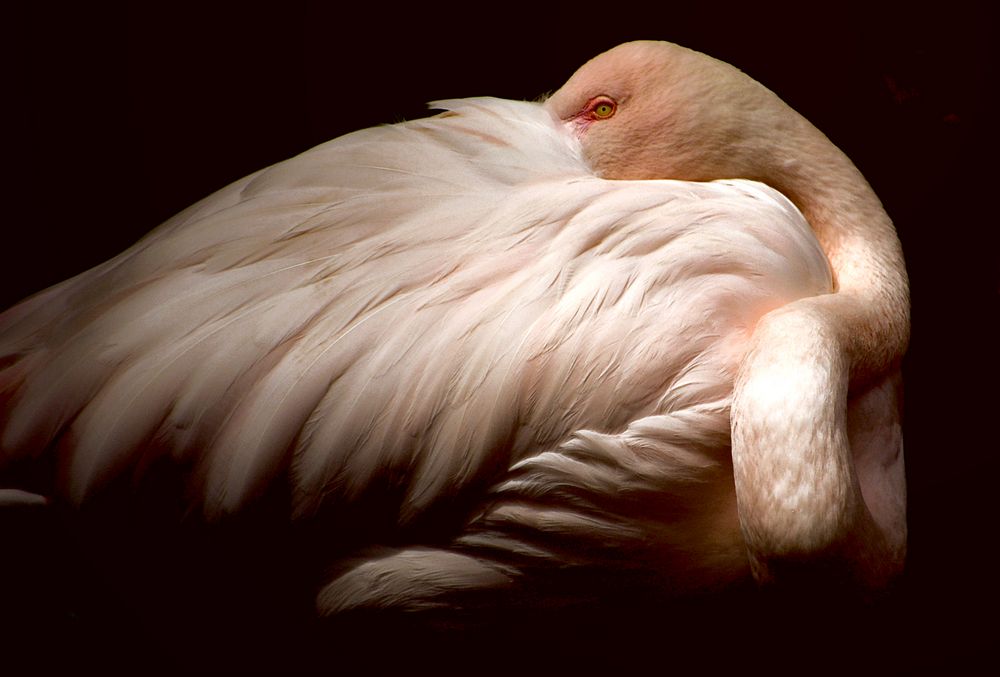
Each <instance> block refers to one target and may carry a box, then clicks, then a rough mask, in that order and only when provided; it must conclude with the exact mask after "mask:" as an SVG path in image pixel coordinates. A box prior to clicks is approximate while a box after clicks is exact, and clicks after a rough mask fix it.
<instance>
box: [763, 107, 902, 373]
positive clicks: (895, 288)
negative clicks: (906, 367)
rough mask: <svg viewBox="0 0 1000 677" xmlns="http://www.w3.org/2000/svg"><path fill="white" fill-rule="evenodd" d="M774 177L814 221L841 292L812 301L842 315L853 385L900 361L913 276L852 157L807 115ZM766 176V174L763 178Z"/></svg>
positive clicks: (839, 321) (842, 342)
mask: <svg viewBox="0 0 1000 677" xmlns="http://www.w3.org/2000/svg"><path fill="white" fill-rule="evenodd" d="M802 121H803V122H804V123H805V128H804V129H803V130H802V131H800V133H799V134H798V135H797V136H798V137H799V138H798V139H795V140H793V141H792V143H794V146H793V147H794V148H795V150H794V151H791V152H787V153H784V154H782V156H781V157H782V160H781V165H782V166H781V167H780V169H778V170H777V171H774V172H773V173H772V179H773V180H772V181H771V182H772V184H773V185H774V186H775V187H776V188H777V189H778V190H780V191H782V192H783V193H784V194H785V195H787V196H788V197H789V199H791V200H792V201H793V202H794V203H795V204H796V206H798V207H799V209H800V210H801V211H802V213H803V215H804V216H805V217H806V220H807V221H808V222H809V224H810V225H811V226H812V228H813V231H814V232H815V234H816V238H817V239H818V240H819V243H820V245H821V246H822V248H823V251H824V252H825V253H826V255H827V258H828V259H829V261H830V267H831V269H832V271H833V276H834V290H835V293H834V294H831V295H829V296H827V297H820V298H817V299H815V300H814V301H813V302H812V303H813V304H815V305H816V306H817V307H818V308H823V309H825V310H824V312H827V313H830V314H831V315H832V316H835V317H836V318H837V322H836V323H835V324H834V326H833V327H832V329H836V330H838V336H837V340H838V343H839V345H840V346H841V348H842V349H843V350H844V351H845V356H846V358H847V360H848V364H849V372H850V381H851V384H852V385H856V384H859V383H866V382H868V381H870V380H871V379H872V378H875V377H877V376H880V375H882V374H885V373H886V372H887V371H889V369H890V368H892V367H893V366H896V365H897V364H898V362H899V360H900V359H901V358H902V356H903V353H905V352H906V346H907V344H908V342H909V327H910V307H909V303H910V300H909V282H908V280H907V275H906V266H905V264H904V261H903V252H902V248H901V246H900V243H899V239H898V237H897V236H896V229H895V227H894V226H893V224H892V221H891V220H890V218H889V216H888V214H886V212H885V210H884V209H883V207H882V203H881V202H880V201H879V199H878V197H877V196H876V195H875V192H874V191H873V190H872V189H871V186H869V184H868V182H867V181H866V180H865V178H864V176H862V174H861V172H860V171H858V169H857V168H856V167H855V166H854V164H853V163H852V162H851V161H850V159H848V157H847V156H846V155H845V154H844V153H843V152H841V151H840V149H838V148H837V147H836V146H834V145H833V143H832V142H830V140H829V139H827V138H826V136H824V135H823V134H822V133H821V132H820V131H819V130H817V129H816V128H815V127H813V126H812V125H811V124H809V123H808V122H805V120H804V119H803V120H802ZM765 181H767V179H765Z"/></svg>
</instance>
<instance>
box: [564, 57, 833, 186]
mask: <svg viewBox="0 0 1000 677" xmlns="http://www.w3.org/2000/svg"><path fill="white" fill-rule="evenodd" d="M545 105H546V107H547V108H548V109H549V111H550V112H551V113H552V114H553V115H554V116H555V117H556V118H557V119H558V120H559V121H561V122H562V123H563V124H565V125H567V127H568V128H569V129H570V130H571V131H572V133H573V134H574V135H576V136H577V138H578V139H579V140H580V142H581V145H582V148H583V152H584V156H585V157H586V159H587V161H588V162H589V163H590V165H591V167H592V168H593V170H594V171H595V173H597V174H598V175H599V176H601V177H603V178H606V179H683V180H689V181H705V180H712V179H724V178H747V179H756V180H760V181H764V182H767V183H771V184H772V185H774V184H778V185H775V186H774V187H776V188H778V189H779V190H783V189H787V188H788V187H787V186H785V185H781V184H783V183H787V182H786V181H783V180H782V179H783V177H784V176H785V175H787V174H788V173H789V171H791V170H793V169H794V167H795V166H796V165H797V164H798V163H797V161H796V152H795V151H796V146H801V145H802V144H801V143H800V144H795V143H790V142H794V141H795V140H796V139H802V138H803V137H804V138H808V137H809V136H810V135H809V133H808V130H809V129H812V131H813V132H814V133H815V134H819V132H818V131H816V130H815V129H814V128H812V127H811V125H809V123H808V122H806V121H805V119H804V118H802V117H801V116H799V115H798V114H797V113H795V111H793V110H792V109H791V108H790V107H789V106H787V105H786V104H785V103H784V102H782V101H781V99H779V98H778V97H777V96H776V95H775V94H774V93H772V92H771V91H770V90H768V89H767V88H766V87H764V86H763V85H761V84H760V83H758V82H756V81H755V80H753V79H752V78H750V77H749V76H747V75H745V74H744V73H742V72H741V71H739V70H738V69H736V68H734V67H732V66H730V65H729V64H726V63H724V62H722V61H718V60H716V59H713V58H711V57H709V56H706V55H704V54H701V53H699V52H695V51H693V50H690V49H686V48H684V47H680V46H678V45H674V44H670V43H666V42H652V41H639V42H629V43H626V44H623V45H619V46H618V47H615V48H614V49H611V50H609V51H607V52H605V53H603V54H601V55H599V56H597V57H595V58H594V59H591V60H590V61H589V62H587V63H586V64H584V65H583V66H582V67H581V68H580V69H579V70H577V71H576V73H575V74H574V75H573V76H572V77H571V78H570V79H569V80H568V81H567V82H566V84H565V85H563V87H562V88H561V89H559V90H558V91H557V92H555V93H554V94H553V95H552V96H551V97H550V98H549V99H548V100H547V101H546V104H545Z"/></svg>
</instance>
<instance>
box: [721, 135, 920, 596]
mask: <svg viewBox="0 0 1000 677" xmlns="http://www.w3.org/2000/svg"><path fill="white" fill-rule="evenodd" d="M807 124H808V123H807ZM804 134H805V138H804V139H803V138H802V137H800V138H799V139H797V140H796V141H797V143H796V144H795V145H794V146H789V147H790V148H794V149H795V152H794V153H792V152H788V153H784V154H783V155H782V154H781V153H780V149H779V150H778V153H777V154H775V155H772V157H776V158H778V162H779V163H780V171H777V172H774V173H773V174H772V176H770V177H763V179H762V180H764V181H766V182H769V183H771V185H773V186H774V187H775V188H778V189H779V190H781V191H782V192H784V193H785V194H786V195H787V196H788V197H789V198H790V199H791V200H792V201H793V202H795V203H796V204H797V206H798V207H799V209H800V210H801V211H802V212H803V214H804V215H805V217H806V219H807V220H808V221H809V223H810V224H811V226H812V228H813V230H814V232H815V233H816V236H817V239H818V240H819V242H820V244H821V246H822V247H823V249H824V251H825V252H826V254H827V257H828V258H829V261H830V266H831V269H832V272H833V275H834V291H833V293H831V294H826V295H823V296H817V297H810V298H804V299H800V300H798V301H795V302H793V303H791V304H788V305H786V306H784V307H782V308H779V309H777V310H775V311H773V312H771V313H769V314H768V315H766V316H764V317H763V318H761V320H760V321H759V322H758V324H757V326H756V327H755V328H754V331H753V334H752V336H751V338H750V346H749V351H748V353H747V355H746V357H745V358H744V361H743V363H742V365H741V367H740V373H739V375H738V377H737V381H736V385H735V388H734V396H733V406H732V447H733V448H732V454H733V469H734V475H735V481H736V493H737V502H738V506H739V513H740V523H741V526H742V529H743V533H744V535H745V537H746V542H747V548H748V551H749V555H750V560H751V562H752V563H753V566H754V573H755V575H756V576H757V578H758V579H759V580H769V579H772V578H775V577H780V576H781V575H782V573H781V572H783V571H788V570H789V569H792V570H794V569H796V568H797V566H796V565H797V563H802V562H808V563H810V566H812V565H814V564H815V563H816V562H817V561H822V562H826V563H831V564H834V565H835V566H834V568H835V569H841V568H844V567H846V568H847V569H848V571H849V572H850V574H851V578H853V579H855V580H862V581H865V582H868V583H870V584H872V585H880V584H881V583H883V582H884V581H885V579H886V578H887V577H888V576H889V575H891V574H892V573H894V572H895V571H896V570H898V568H899V566H901V562H900V561H899V558H898V556H897V555H896V554H894V552H893V551H892V548H891V546H890V545H889V544H890V543H894V542H896V541H897V540H898V539H895V538H892V537H891V535H888V534H883V533H882V532H881V531H880V529H879V527H878V526H877V524H876V523H875V521H874V519H873V517H872V514H871V512H870V511H869V509H868V507H867V506H866V504H865V501H864V497H863V496H862V494H861V489H860V485H859V480H858V477H857V470H856V468H855V464H854V458H853V455H852V452H851V448H850V443H849V440H848V433H847V406H848V392H849V390H850V389H852V388H858V387H861V386H863V385H865V384H867V383H869V382H871V381H873V380H875V379H878V378H880V377H881V376H883V375H885V374H886V373H888V372H889V371H890V370H892V369H894V368H895V367H896V366H898V362H899V360H900V359H901V358H902V355H903V353H904V352H905V349H906V344H907V341H908V339H909V292H908V284H907V278H906V269H905V266H904V264H903V256H902V252H901V248H900V245H899V241H898V239H897V237H896V233H895V229H894V228H893V225H892V222H891V221H890V219H889V217H888V215H887V214H886V213H885V211H884V209H883V208H882V205H881V203H880V202H879V200H878V198H877V197H876V196H875V194H874V192H873V191H872V189H871V188H870V187H869V185H868V183H867V182H866V181H865V180H864V178H863V177H862V175H861V173H860V172H859V171H858V170H857V169H856V168H855V167H854V165H853V164H852V163H851V162H850V160H848V159H847V157H846V156H845V155H844V154H843V153H841V152H840V151H839V150H838V149H836V147H835V146H833V144H832V143H830V141H829V140H827V139H826V137H825V136H823V135H822V134H821V133H820V132H818V131H816V130H815V129H814V128H812V127H811V125H810V126H809V127H808V129H806V130H805V131H804ZM772 169H773V168H772ZM775 177H777V180H774V179H775ZM769 179H771V180H769Z"/></svg>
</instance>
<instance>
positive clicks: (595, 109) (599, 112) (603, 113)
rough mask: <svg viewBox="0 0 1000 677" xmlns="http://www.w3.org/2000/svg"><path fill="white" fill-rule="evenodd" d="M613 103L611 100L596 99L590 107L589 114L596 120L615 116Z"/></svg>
mask: <svg viewBox="0 0 1000 677" xmlns="http://www.w3.org/2000/svg"><path fill="white" fill-rule="evenodd" d="M615 110H616V107H615V102H614V101H612V100H611V99H603V98H602V99H598V100H597V101H595V102H594V103H593V104H591V106H590V114H591V115H592V116H593V117H594V118H595V119H597V120H605V119H607V118H609V117H611V116H612V115H614V114H615Z"/></svg>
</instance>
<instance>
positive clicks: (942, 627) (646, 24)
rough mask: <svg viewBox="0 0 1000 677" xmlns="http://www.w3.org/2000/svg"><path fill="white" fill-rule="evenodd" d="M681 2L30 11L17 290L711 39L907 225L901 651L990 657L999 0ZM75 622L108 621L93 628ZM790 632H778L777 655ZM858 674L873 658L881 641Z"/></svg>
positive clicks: (5, 289) (17, 96)
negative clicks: (256, 179)
mask: <svg viewBox="0 0 1000 677" xmlns="http://www.w3.org/2000/svg"><path fill="white" fill-rule="evenodd" d="M674 4H675V3H657V5H656V6H655V7H656V8H655V9H645V8H634V7H632V6H630V5H628V4H627V3H613V2H603V3H579V2H577V3H549V4H541V3H535V4H525V5H518V4H510V3H482V4H476V3H466V4H462V5H457V4H450V3H440V2H438V3H433V4H428V3H409V4H407V5H406V6H384V5H378V6H376V5H357V6H351V8H350V11H349V12H348V11H347V10H345V9H344V8H343V5H342V4H340V3H306V2H283V3H275V4H274V5H273V6H261V5H256V4H253V3H242V4H235V3H233V4H230V3H223V4H211V3H206V4H205V6H201V5H196V4H192V3H174V2H148V3H142V4H141V5H139V4H138V3H137V4H136V5H135V6H133V7H123V6H113V7H112V6H106V5H105V6H100V7H93V6H90V5H89V4H83V3H81V4H79V5H75V6H71V7H64V6H57V5H51V4H38V5H35V6H34V7H33V8H31V9H24V8H22V9H19V10H14V13H13V14H12V15H9V16H8V22H7V25H6V27H5V28H4V29H3V32H4V34H5V50H6V51H7V52H8V53H7V54H6V56H5V61H6V68H7V69H8V71H9V72H8V75H7V76H5V79H6V80H7V81H8V83H9V85H8V87H7V88H6V89H8V94H9V96H8V97H6V98H7V102H6V103H5V104H4V108H5V117H6V118H7V124H6V132H7V134H6V144H5V145H6V149H5V152H4V160H5V164H6V165H7V169H8V173H9V174H12V175H13V177H8V178H7V179H5V184H6V185H8V186H9V187H11V188H12V190H11V192H10V194H9V195H8V197H7V199H6V200H5V206H6V207H7V210H6V214H5V222H4V224H3V231H2V245H0V305H3V306H4V307H6V306H8V305H11V304H12V303H14V302H16V301H17V300H19V299H20V298H22V297H24V296H26V295H28V294H30V293H32V292H34V291H37V290H39V289H41V288H44V287H45V286H48V285H49V284H52V283H55V282H58V281H59V280H61V279H64V278H66V277H68V276H70V275H72V274H74V273H77V272H80V271H82V270H85V269H86V268H88V267H90V266H92V265H95V264H97V263H99V262H101V261H103V260H105V259H107V258H109V257H110V256H112V255H114V254H116V253H118V252H119V251H121V250H122V249H124V248H125V247H127V246H128V245H129V244H131V243H132V242H134V241H135V240H136V239H138V237H140V236H141V235H142V234H144V233H145V232H147V231H149V230H150V229H152V228H153V227H155V226H156V225H157V224H158V223H160V222H162V221H163V220H164V219H166V218H167V217H169V216H171V215H172V214H173V213H175V212H177V211H179V210H180V209H182V208H183V207H185V206H187V205H188V204H190V203H192V202H194V201H196V200H197V199H199V198H201V197H203V196H205V195H207V194H208V193H210V192H211V191H213V190H215V189H217V188H219V187H221V186H223V185H225V184H226V183H228V182H230V181H232V180H235V179H237V178H240V177H241V176H243V175H245V174H248V173H250V172H251V171H254V170H256V169H259V168H261V167H263V166H265V165H268V164H271V163H274V162H277V161H280V160H282V159H285V158H287V157H289V156H291V155H293V154H295V153H297V152H300V151H302V150H305V149H307V148H309V147H311V146H313V145H315V144H317V143H319V142H322V141H324V140H327V139H329V138H332V137H335V136H338V135H340V134H343V133H345V132H348V131H351V130H354V129H357V128H361V127H365V126H370V125H373V124H380V123H391V122H396V121H399V120H402V119H406V118H413V117H417V116H420V115H422V114H423V112H424V102H426V101H430V100H433V99H437V98H449V97H462V96H476V95H494V96H501V97H508V98H518V99H532V98H535V97H537V96H538V95H540V94H543V93H545V92H547V91H552V90H554V89H556V88H558V87H559V86H560V85H561V84H562V82H563V81H565V79H566V78H567V77H568V76H569V75H570V74H571V73H572V72H573V71H574V70H575V68H576V67H578V66H579V65H581V64H582V63H583V62H584V61H586V60H587V59H588V58H590V57H592V56H594V55H596V54H598V53H600V52H601V51H604V50H605V49H607V48H610V47H612V46H614V45H615V44H618V43H620V42H623V41H626V40H630V39H639V38H643V39H645V38H652V39H665V40H670V41H673V42H678V43H680V44H683V45H685V46H688V47H693V48H695V49H699V50H701V51H704V52H707V53H709V54H711V55H713V56H716V57H718V58H721V59H723V60H726V61H729V62H730V63H733V64H734V65H737V66H738V67H740V68H742V69H743V70H744V71H746V72H747V73H749V74H750V75H751V76H753V77H755V78H756V79H758V80H760V81H761V82H763V83H764V84H766V85H767V86H769V87H770V88H771V89H773V90H774V91H776V92H777V93H778V94H779V95H780V96H782V98H784V99H785V100H786V101H787V102H788V103H789V104H791V105H792V106H793V107H794V108H796V109H797V110H799V111H800V112H801V113H803V114H804V115H805V116H806V117H807V118H809V119H810V120H812V121H813V122H814V123H815V124H816V125H817V126H818V127H820V128H821V129H822V130H824V131H825V132H826V133H827V134H828V136H830V137H831V139H833V141H834V142H835V143H837V144H838V145H839V146H840V147H841V148H843V149H844V150H845V151H846V152H847V154H848V155H849V156H851V157H852V158H853V159H854V160H855V162H856V164H857V165H858V166H859V167H860V169H861V170H862V172H863V173H864V174H865V175H866V176H867V177H868V179H869V181H870V182H871V183H872V185H873V187H874V188H875V190H876V192H877V193H878V194H879V195H880V197H881V198H882V200H883V202H884V203H885V206H886V209H887V211H888V212H889V214H890V216H892V218H893V220H894V221H895V223H896V226H897V229H898V231H899V236H900V239H901V240H902V243H903V247H904V250H905V253H906V257H907V265H908V269H909V272H910V276H911V283H912V296H913V338H912V342H911V349H910V352H909V355H908V356H907V359H906V362H905V365H904V366H905V378H906V386H907V389H906V428H905V433H906V461H907V473H908V483H909V498H910V517H909V522H910V557H909V562H908V568H907V572H906V574H905V576H904V579H903V581H902V583H901V586H900V589H899V590H898V591H897V592H896V593H895V597H894V602H893V604H894V606H893V612H892V613H891V614H890V615H889V621H888V622H889V623H890V624H891V625H892V627H888V628H886V629H885V632H886V642H885V652H886V653H887V654H893V655H894V656H895V658H893V660H892V661H891V665H896V666H898V671H899V672H901V673H907V674H922V673H924V672H927V673H931V674H937V673H941V674H967V673H977V672H978V671H983V672H986V671H987V668H988V667H990V666H992V668H993V669H994V670H995V669H997V652H996V649H995V648H993V647H991V646H990V644H991V643H995V642H996V627H997V611H998V609H997V606H996V604H997V598H996V584H995V579H996V577H997V570H998V568H997V563H998V562H997V555H996V553H995V550H996V543H997V536H998V529H997V524H996V517H997V513H998V511H997V508H996V500H995V497H996V495H997V493H998V490H997V489H996V488H995V487H996V486H997V474H996V471H997V463H996V459H995V456H996V452H997V451H998V449H997V447H998V445H997V442H996V432H995V428H996V422H997V418H998V416H1000V412H998V411H997V402H998V398H997V396H996V386H997V383H998V381H997V375H998V374H997V364H998V359H997V357H996V352H997V345H998V338H1000V336H998V329H997V321H998V317H1000V315H998V309H1000V304H998V289H1000V286H998V282H1000V275H998V268H1000V266H998V255H997V252H998V249H997V247H996V244H997V242H996V240H997V236H996V229H997V225H998V224H997V216H996V214H997V210H996V207H995V205H996V194H997V192H998V189H997V185H996V178H997V171H996V166H997V153H996V150H997V148H996V145H995V140H996V139H995V137H994V135H993V134H992V133H991V131H992V127H993V126H994V120H993V116H994V115H995V108H994V107H993V93H994V91H993V90H994V89H995V86H996V84H997V81H996V68H995V67H996V48H995V46H994V45H995V42H996V38H997V35H996V23H995V21H994V20H993V18H992V16H991V12H990V10H988V9H987V8H986V4H985V3H983V4H982V5H978V4H963V3H946V4H944V5H939V6H933V5H932V6H929V7H928V8H926V9H917V8H915V7H906V8H905V9H903V8H891V7H890V8H884V7H883V8H879V9H875V8H873V7H863V8H852V9H843V8H838V9H836V10H831V9H829V8H828V3H826V4H823V5H821V6H820V7H819V8H809V9H808V10H806V9H805V8H802V9H798V10H795V11H792V12H789V11H787V10H786V9H784V8H782V9H778V8H774V9H770V10H768V9H766V8H760V7H755V8H745V7H744V8H742V9H736V8H735V7H726V6H725V5H724V4H723V5H720V4H718V3H702V5H701V6H702V7H703V8H702V9H691V8H680V7H677V6H674ZM678 4H679V3H678ZM5 11H7V10H5ZM2 538H3V536H2V534H0V539H2ZM0 542H2V541H0ZM0 552H2V546H0ZM49 573H51V572H49ZM33 583H34V584H35V585H38V581H34V582H33ZM84 620H86V619H84ZM84 625H85V623H84ZM63 632H64V634H65V631H63ZM74 632H83V636H84V637H85V638H86V637H87V635H86V632H87V630H86V628H83V629H82V630H74ZM853 632H854V631H853V629H852V626H851V623H850V621H849V619H846V620H845V626H844V628H843V635H841V636H838V637H836V638H833V639H834V640H835V641H833V642H832V644H831V646H833V647H837V646H844V645H845V643H846V644H847V645H849V644H850V641H851V639H850V638H851V636H852V633H853ZM60 638H61V636H60V635H58V633H57V635H56V636H55V638H54V641H56V642H58V641H61V639H65V637H62V638H61V639H60ZM126 639H128V641H134V639H135V638H126ZM779 646H780V638H775V643H774V646H772V647H770V649H769V650H777V649H776V647H779ZM721 649H722V650H724V647H723V648H721ZM664 650H665V651H666V652H668V653H669V649H666V648H665V649H664ZM833 650H836V649H831V651H833ZM87 660H93V661H95V665H99V664H100V660H99V659H94V658H93V657H91V658H90V659H87ZM330 661H331V664H336V658H335V657H334V658H331V659H330ZM734 662H738V661H734ZM883 663H884V661H883ZM669 664H670V661H669V657H665V658H664V664H663V665H664V667H665V668H666V667H668V666H669ZM84 665H86V662H85V663H84ZM857 670H858V672H860V673H864V672H865V664H864V660H863V657H862V658H859V663H858V665H857ZM0 671H2V668H0ZM805 672H809V671H808V670H805Z"/></svg>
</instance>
